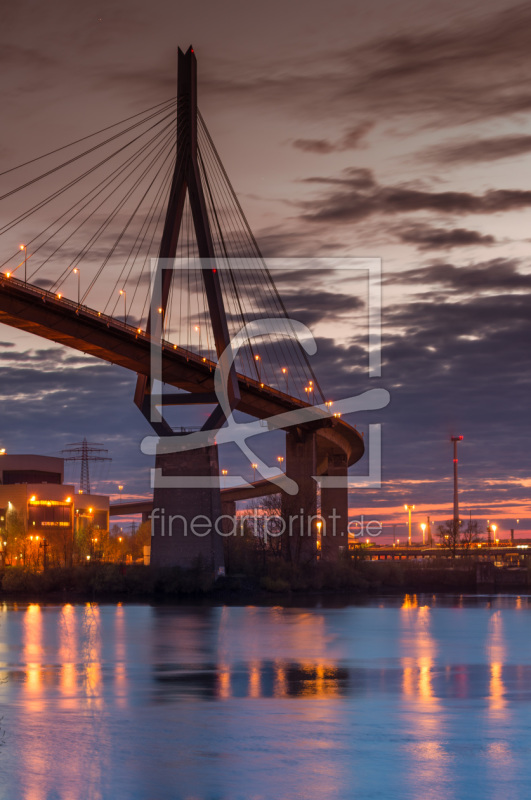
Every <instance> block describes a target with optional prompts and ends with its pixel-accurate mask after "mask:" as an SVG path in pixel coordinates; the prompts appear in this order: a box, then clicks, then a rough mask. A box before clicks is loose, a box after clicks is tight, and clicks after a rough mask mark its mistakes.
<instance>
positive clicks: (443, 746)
mask: <svg viewBox="0 0 531 800" xmlns="http://www.w3.org/2000/svg"><path fill="white" fill-rule="evenodd" d="M530 634H531V597H527V596H525V597H524V596H522V597H470V598H467V597H455V598H443V597H440V596H433V597H432V596H429V597H426V596H414V595H406V596H402V597H397V598H391V599H389V598H386V599H382V600H379V599H372V600H370V601H367V602H362V601H360V602H358V603H356V604H352V605H343V606H342V607H335V608H334V607H324V606H323V607H311V608H294V607H293V608H292V607H289V608H288V607H280V606H276V607H267V608H264V607H254V606H246V607H229V606H200V607H199V606H197V607H192V606H171V607H169V606H162V607H157V606H149V605H121V604H114V605H97V604H79V605H69V604H67V605H47V604H21V603H19V604H10V603H7V604H4V605H3V607H1V606H0V648H1V650H0V706H1V711H0V715H1V716H2V720H1V722H0V728H1V734H0V798H1V800H181V799H182V800H185V799H186V800H239V798H242V800H243V799H245V800H283V798H289V799H290V800H293V799H294V798H301V800H313V799H314V798H315V799H316V800H317V798H319V800H335V798H337V799H338V800H347V799H348V798H356V800H364V798H367V799H368V798H371V800H372V799H373V798H385V800H391V799H392V800H415V799H416V798H418V800H439V798H440V799H441V800H443V798H444V800H451V799H452V798H456V799H457V798H458V799H459V800H468V798H470V799H471V800H472V799H473V800H479V799H481V800H486V799H489V798H492V800H513V799H514V800H516V798H522V800H524V799H525V800H527V798H529V797H530V796H531V635H530Z"/></svg>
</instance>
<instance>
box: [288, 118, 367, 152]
mask: <svg viewBox="0 0 531 800" xmlns="http://www.w3.org/2000/svg"><path fill="white" fill-rule="evenodd" d="M373 127H374V122H361V123H360V124H359V125H356V126H354V127H353V128H351V129H350V130H348V131H347V132H346V133H345V134H344V135H343V136H342V137H341V138H340V139H337V140H336V141H332V140H330V139H295V141H294V142H293V143H292V144H293V147H295V148H296V149H297V150H302V151H303V152H306V153H317V154H320V155H325V154H328V153H342V152H344V151H345V150H356V149H357V148H358V147H360V146H361V145H362V144H363V140H364V139H365V136H366V135H367V134H368V133H369V131H370V130H372V128H373Z"/></svg>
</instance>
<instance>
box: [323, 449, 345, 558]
mask: <svg viewBox="0 0 531 800" xmlns="http://www.w3.org/2000/svg"><path fill="white" fill-rule="evenodd" d="M347 474H348V460H347V455H346V453H329V455H328V465H327V469H326V472H325V475H326V476H329V477H331V478H337V479H338V481H339V482H340V483H341V484H342V485H340V486H337V487H325V486H322V487H321V518H322V521H323V524H322V528H321V558H322V559H323V560H324V561H335V560H337V559H338V558H339V555H340V553H341V552H342V551H343V552H346V551H347V550H348V489H347Z"/></svg>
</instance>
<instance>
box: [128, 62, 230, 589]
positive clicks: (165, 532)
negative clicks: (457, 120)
mask: <svg viewBox="0 0 531 800" xmlns="http://www.w3.org/2000/svg"><path fill="white" fill-rule="evenodd" d="M197 113H198V112H197V60H196V57H195V53H194V50H193V47H189V48H188V50H187V51H186V53H184V52H183V51H182V50H181V49H180V48H179V50H178V71H177V142H176V160H175V169H174V173H173V179H172V184H171V189H170V195H169V201H168V206H167V210H166V218H165V224H164V230H163V233H162V239H161V244H160V250H159V260H158V265H157V270H158V275H157V276H156V279H155V285H158V286H159V287H160V291H161V296H160V301H159V302H157V309H156V313H155V314H154V313H153V311H154V309H153V305H152V308H151V311H150V314H149V317H148V324H147V332H148V333H149V334H151V335H155V337H156V338H158V337H159V335H160V339H161V340H162V334H163V327H164V325H163V322H164V318H165V313H166V309H167V307H168V301H169V298H170V290H171V284H172V279H173V276H174V266H173V260H174V259H175V257H176V253H177V246H178V242H179V236H180V233H181V224H182V218H183V209H184V205H185V201H186V196H188V201H189V204H190V209H191V215H192V220H193V228H194V233H195V238H196V242H197V252H198V254H199V259H200V262H201V277H202V280H203V284H204V288H205V294H206V301H207V305H208V312H209V316H210V321H211V325H212V333H213V337H214V344H215V349H216V354H217V357H218V359H219V358H220V356H221V355H222V353H223V351H224V350H225V348H226V347H227V346H228V344H229V331H228V325H227V317H226V313H225V307H224V303H223V295H222V289H221V284H220V278H219V273H218V271H217V269H216V268H215V267H214V264H215V261H214V259H215V250H214V244H213V239H212V231H211V229H210V222H209V218H208V212H207V207H206V202H205V194H204V191H203V185H202V181H201V171H200V169H199V163H198V154H197ZM154 377H155V376H154ZM162 378H163V376H162ZM152 384H153V377H147V376H145V375H142V374H139V375H138V378H137V386H136V391H135V403H136V404H137V405H138V406H139V408H140V409H141V411H142V413H143V414H144V415H145V416H146V418H147V419H148V421H149V422H150V424H151V425H152V427H153V429H154V431H155V432H156V433H157V434H159V435H160V436H161V437H162V439H164V438H166V437H174V436H179V435H182V434H181V433H176V432H175V431H174V430H173V429H172V428H171V426H170V425H168V423H167V422H166V421H165V420H164V418H163V416H162V415H161V414H159V413H158V412H156V411H155V412H154V408H153V404H152V398H151V390H152ZM227 393H228V400H229V403H230V407H231V409H235V408H236V407H237V405H238V402H239V400H240V393H239V386H238V380H237V377H236V372H235V369H234V368H232V369H231V371H230V374H229V376H228V386H227ZM175 402H176V403H178V404H180V405H181V404H183V403H186V404H189V405H194V404H196V403H204V402H205V397H204V395H196V394H194V393H190V394H189V395H187V396H185V397H183V396H182V395H181V396H180V397H179V398H175ZM164 404H165V405H171V404H172V400H171V398H170V399H166V400H165V401H164ZM224 420H225V416H224V414H223V411H222V410H221V408H220V406H219V404H218V405H216V408H215V409H214V411H213V412H212V413H211V414H210V416H209V418H208V420H207V421H206V422H205V424H204V425H203V430H205V431H209V432H210V436H209V443H208V444H207V445H206V446H205V447H202V448H197V449H195V450H186V451H181V452H176V453H169V452H164V447H163V446H162V447H161V451H160V452H159V453H158V454H157V456H156V461H155V486H154V494H153V509H154V514H153V517H152V540H151V563H152V564H153V565H154V566H181V567H184V568H190V567H192V566H194V565H195V564H196V563H197V562H198V560H201V561H202V563H203V565H204V566H207V567H211V568H212V569H213V570H214V573H215V574H221V573H223V571H224V562H223V539H222V537H221V536H220V535H219V534H217V533H216V532H215V526H216V521H217V520H219V519H220V518H221V499H220V489H219V486H215V485H212V486H211V487H206V486H204V485H203V486H193V485H188V486H186V488H182V484H183V483H186V479H187V478H189V476H197V478H198V481H197V482H198V483H202V481H201V479H205V478H206V479H212V480H211V481H210V483H211V484H215V483H216V479H219V462H218V451H217V445H216V443H215V436H214V432H215V430H216V429H217V428H219V427H220V426H221V425H222V424H223V422H224ZM172 478H173V479H174V481H172ZM183 479H184V481H183ZM172 482H173V483H175V486H174V487H172V486H171V484H172ZM203 482H204V483H208V482H209V481H208V480H207V481H203ZM161 483H162V484H164V485H160V484H161ZM198 516H201V518H202V520H201V521H202V522H203V527H201V524H200V523H198V522H197V519H196V518H197V517H198ZM206 520H209V522H210V525H211V533H209V534H208V535H204V531H205V526H206V525H207V523H206ZM198 526H199V527H198Z"/></svg>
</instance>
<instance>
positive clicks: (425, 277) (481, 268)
mask: <svg viewBox="0 0 531 800" xmlns="http://www.w3.org/2000/svg"><path fill="white" fill-rule="evenodd" d="M386 283H388V284H417V285H421V286H425V287H426V288H427V289H428V291H431V290H430V289H429V287H434V286H441V287H443V288H444V289H445V291H446V292H449V293H452V294H456V293H458V294H466V293H467V292H471V293H480V292H482V291H485V292H497V291H500V292H508V291H529V290H530V289H531V275H530V274H525V273H522V272H519V270H518V262H517V261H515V260H508V259H503V258H496V259H493V260H491V261H486V262H481V263H478V264H473V265H471V266H464V267H463V266H461V267H458V266H456V265H455V264H445V263H438V264H432V265H431V266H428V267H423V268H420V269H412V270H406V271H405V272H400V273H396V274H394V275H392V276H388V277H387V278H386Z"/></svg>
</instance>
